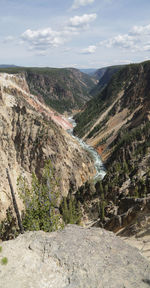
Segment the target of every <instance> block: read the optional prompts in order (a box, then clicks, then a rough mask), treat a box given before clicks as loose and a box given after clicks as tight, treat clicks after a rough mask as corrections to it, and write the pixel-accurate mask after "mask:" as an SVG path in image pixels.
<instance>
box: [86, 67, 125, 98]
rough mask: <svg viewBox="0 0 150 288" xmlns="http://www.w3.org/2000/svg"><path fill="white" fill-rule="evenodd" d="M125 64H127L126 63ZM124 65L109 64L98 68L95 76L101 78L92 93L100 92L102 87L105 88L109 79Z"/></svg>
mask: <svg viewBox="0 0 150 288" xmlns="http://www.w3.org/2000/svg"><path fill="white" fill-rule="evenodd" d="M124 66H125V65H124ZM124 66H123V65H117V66H109V67H104V68H101V69H98V70H97V71H96V72H95V73H94V75H93V77H95V78H96V79H98V80H99V82H98V84H97V85H96V86H95V87H94V88H93V89H92V90H91V94H92V95H93V96H94V95H97V94H98V93H100V91H101V90H102V89H104V88H105V87H106V86H107V84H108V83H109V81H110V80H111V78H112V76H113V75H114V74H115V73H116V72H118V71H119V70H120V69H122V68H123V67H124Z"/></svg>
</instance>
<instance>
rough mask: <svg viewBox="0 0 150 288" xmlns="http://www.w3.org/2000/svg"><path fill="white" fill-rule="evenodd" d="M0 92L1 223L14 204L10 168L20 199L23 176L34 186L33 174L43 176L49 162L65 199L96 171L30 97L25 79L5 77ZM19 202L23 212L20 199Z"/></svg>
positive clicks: (77, 145) (84, 153)
mask: <svg viewBox="0 0 150 288" xmlns="http://www.w3.org/2000/svg"><path fill="white" fill-rule="evenodd" d="M0 88H1V90H0V101H1V105H0V139H1V141H0V163H1V165H0V191H1V193H0V207H1V209H0V220H1V219H3V218H4V217H5V211H6V209H7V208H8V207H9V205H10V204H11V195H10V189H9V186H8V181H7V179H6V168H9V172H10V176H11V180H12V183H13V187H14V190H15V192H16V197H17V187H16V183H17V177H18V176H19V175H23V176H25V177H26V178H27V179H28V182H29V183H30V181H31V173H32V172H36V174H37V175H38V176H39V175H41V173H42V169H43V167H44V163H45V161H46V160H47V159H50V160H51V162H52V164H53V166H54V169H55V175H56V176H57V178H58V179H59V184H60V193H61V195H63V196H66V195H67V193H68V191H69V189H70V186H71V188H72V190H73V191H74V190H76V189H77V188H78V186H80V185H82V184H83V182H84V181H87V180H88V179H90V178H91V177H92V176H93V175H94V174H95V168H94V165H93V161H92V160H91V158H90V156H89V155H88V153H87V152H86V151H84V150H83V149H82V148H81V147H80V145H79V144H78V143H77V142H76V141H75V139H73V138H72V137H71V136H70V135H69V134H68V133H67V132H66V131H65V130H64V129H62V128H61V127H60V126H59V125H57V124H56V123H54V122H53V120H51V115H54V112H53V111H50V109H49V108H48V107H46V106H44V105H43V104H40V102H39V101H38V100H37V101H36V97H35V96H33V95H31V94H29V92H28V89H27V84H26V82H25V79H24V78H23V76H21V75H15V76H14V75H13V76H11V75H7V74H6V75H3V74H1V75H0ZM51 112H53V113H52V114H51ZM52 119H53V117H52ZM57 120H58V119H57ZM17 202H18V205H19V208H20V209H21V210H22V205H21V201H20V200H19V198H18V197H17Z"/></svg>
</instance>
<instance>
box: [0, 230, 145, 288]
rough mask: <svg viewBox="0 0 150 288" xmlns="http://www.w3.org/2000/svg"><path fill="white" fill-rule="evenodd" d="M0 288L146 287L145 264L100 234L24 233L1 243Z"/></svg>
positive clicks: (133, 252) (117, 240)
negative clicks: (4, 258)
mask: <svg viewBox="0 0 150 288" xmlns="http://www.w3.org/2000/svg"><path fill="white" fill-rule="evenodd" d="M2 246H3V250H2V253H1V257H3V256H5V257H7V258H8V264H7V265H6V266H0V279H1V287H5V288H31V287H32V288H34V287H35V288H46V287H48V288H85V287H86V288H101V287H107V288H122V287H128V288H134V287H135V288H141V287H143V288H144V287H145V288H146V287H149V283H150V274H149V271H150V263H149V262H148V261H147V260H146V259H145V258H144V257H142V256H141V254H140V253H139V251H138V250H137V249H136V248H133V247H131V246H129V245H127V244H126V243H125V242H124V241H123V240H121V239H120V238H117V237H116V236H115V235H114V234H113V233H111V232H107V231H105V230H103V229H99V228H91V229H84V228H81V227H79V226H75V225H68V226H67V227H66V228H65V230H63V231H58V232H53V233H45V232H42V231H40V232H28V233H25V234H24V235H21V236H19V237H18V238H17V239H15V240H11V241H8V242H3V243H2Z"/></svg>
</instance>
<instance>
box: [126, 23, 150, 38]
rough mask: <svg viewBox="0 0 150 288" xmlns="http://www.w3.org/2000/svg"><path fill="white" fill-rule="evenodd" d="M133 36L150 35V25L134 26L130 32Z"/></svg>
mask: <svg viewBox="0 0 150 288" xmlns="http://www.w3.org/2000/svg"><path fill="white" fill-rule="evenodd" d="M130 34H131V35H134V36H138V35H150V24H149V25H145V26H134V27H133V28H132V30H131V31H130Z"/></svg>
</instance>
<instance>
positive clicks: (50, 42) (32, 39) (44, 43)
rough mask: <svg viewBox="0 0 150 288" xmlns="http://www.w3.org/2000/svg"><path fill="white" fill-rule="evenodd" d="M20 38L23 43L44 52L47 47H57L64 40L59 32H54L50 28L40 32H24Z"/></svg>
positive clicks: (29, 30)
mask: <svg viewBox="0 0 150 288" xmlns="http://www.w3.org/2000/svg"><path fill="white" fill-rule="evenodd" d="M21 38H22V40H23V41H24V42H28V43H29V44H30V45H31V46H32V47H33V48H35V49H39V50H45V49H46V48H47V47H49V46H51V47H57V46H59V45H60V44H63V43H64V38H63V37H61V34H60V32H57V31H54V30H52V29H51V28H45V29H41V30H31V29H28V30H26V31H25V32H24V33H23V34H22V35H21Z"/></svg>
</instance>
